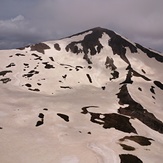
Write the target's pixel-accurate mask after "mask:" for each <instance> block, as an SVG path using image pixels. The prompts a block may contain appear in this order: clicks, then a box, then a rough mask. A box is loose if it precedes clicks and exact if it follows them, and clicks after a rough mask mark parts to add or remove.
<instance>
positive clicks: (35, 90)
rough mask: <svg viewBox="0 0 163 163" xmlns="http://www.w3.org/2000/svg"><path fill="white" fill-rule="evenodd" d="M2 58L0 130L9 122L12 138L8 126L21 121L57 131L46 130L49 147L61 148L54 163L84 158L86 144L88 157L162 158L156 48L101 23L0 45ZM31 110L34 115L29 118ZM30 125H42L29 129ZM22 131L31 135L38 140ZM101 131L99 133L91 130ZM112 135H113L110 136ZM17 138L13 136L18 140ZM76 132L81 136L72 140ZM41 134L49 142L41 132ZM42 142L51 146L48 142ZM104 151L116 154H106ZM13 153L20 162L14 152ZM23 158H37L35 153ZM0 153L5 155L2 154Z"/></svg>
mask: <svg viewBox="0 0 163 163" xmlns="http://www.w3.org/2000/svg"><path fill="white" fill-rule="evenodd" d="M0 60H1V64H0V89H1V92H2V91H3V92H4V94H2V95H1V104H2V106H3V108H2V111H1V110H0V111H1V112H0V116H1V117H2V120H0V125H1V124H2V127H1V126H0V127H1V128H2V133H3V131H4V129H5V128H6V130H7V131H8V132H9V133H10V132H11V133H12V134H13V135H15V140H17V139H16V135H17V134H16V133H14V131H13V128H18V131H19V132H20V133H21V132H22V131H24V128H23V127H25V128H28V130H29V133H31V134H36V135H37V134H38V133H37V132H40V131H41V130H43V131H44V132H45V133H47V135H51V134H53V132H56V133H57V135H58V137H56V138H55V139H56V140H55V141H54V140H53V139H52V138H49V136H48V137H47V135H46V136H45V137H46V138H47V140H49V141H52V142H53V143H52V144H51V145H50V147H52V146H53V145H54V144H55V145H56V146H57V147H58V148H60V152H61V153H63V154H59V153H58V152H57V151H56V153H57V154H56V155H55V158H58V161H57V162H65V160H66V161H67V162H68V161H69V162H79V160H80V161H81V162H86V158H82V154H79V153H80V152H79V151H80V150H82V149H83V148H84V149H85V150H87V152H88V153H89V154H88V157H87V159H88V160H89V162H107V161H109V160H110V161H113V162H120V161H121V162H126V160H127V159H129V160H134V161H135V162H136V161H137V162H141V161H142V162H150V161H151V162H157V163H159V161H160V160H161V159H162V155H161V154H159V150H161V149H162V147H163V145H162V142H163V141H162V134H163V123H162V121H163V114H162V106H163V105H162V104H163V102H162V89H163V84H162V83H163V76H162V62H163V56H162V55H161V54H159V53H157V52H155V51H152V50H150V49H147V48H145V47H143V46H141V45H139V44H137V43H132V42H130V41H129V40H127V39H125V38H124V37H122V36H120V35H118V34H116V33H115V32H113V31H111V30H107V29H103V28H100V27H98V28H94V29H90V30H87V31H84V32H81V33H78V34H75V35H73V36H71V37H67V38H64V39H61V40H55V41H48V42H43V43H38V44H34V45H29V46H27V47H23V48H19V49H13V50H3V51H2V50H1V51H0ZM15 92H19V93H18V94H17V93H15ZM7 98H8V100H9V101H8V100H7ZM18 99H19V100H18ZM40 100H41V101H40ZM53 106H55V107H54V108H53ZM4 107H5V108H7V110H5V109H4ZM29 107H30V108H29ZM39 108H42V111H40V109H39ZM15 109H16V111H15ZM17 109H19V110H17ZM12 114H13V115H15V117H14V118H13V119H12V120H11V121H12V122H13V124H11V126H10V125H9V124H8V123H7V121H8V120H9V119H11V116H12ZM36 114H37V116H38V117H36V118H34V115H36ZM52 115H53V116H54V119H53V118H52V117H51V116H52ZM38 118H39V119H38ZM36 119H37V120H36ZM62 120H63V121H62ZM34 123H35V124H34ZM14 124H15V125H14ZM32 124H33V126H32ZM53 126H54V128H53ZM32 127H36V128H37V129H40V130H38V131H34V129H33V128H32ZM3 128H4V129H3ZM52 128H53V129H52ZM51 129H52V130H51ZM77 130H79V134H80V135H78V134H77V133H76V132H77ZM24 133H25V135H24V136H25V137H26V136H27V140H28V142H30V141H36V138H35V137H33V138H32V137H30V136H29V135H28V134H27V133H26V132H24ZM82 133H87V136H86V135H83V134H82ZM98 133H100V134H99V137H97V136H95V135H97V134H98ZM6 134H7V133H5V132H4V133H3V136H4V137H5V136H8V135H6ZM108 134H109V136H110V137H111V138H108ZM112 135H116V136H115V139H114V138H112ZM88 136H91V137H88ZM9 137H10V136H9ZM22 138H23V137H21V136H20V141H18V142H19V143H20V146H23V141H21V140H22ZM73 138H75V139H73ZM78 139H80V140H81V143H77V142H78ZM113 139H114V140H113ZM37 141H38V140H37ZM40 141H42V142H43V144H44V145H45V144H46V143H48V142H46V141H45V138H43V137H40ZM130 141H131V142H130ZM107 142H108V143H107ZM1 143H2V144H5V141H3V140H2V141H1ZM12 143H13V142H12ZM12 143H11V144H12ZM70 143H72V144H74V145H73V147H72V146H71V145H70ZM138 144H139V145H138ZM144 144H145V145H144ZM158 144H159V147H158V148H156V146H158ZM65 145H66V148H65V149H63V148H62V146H65ZM144 146H148V148H144ZM35 147H36V148H37V147H38V144H37V143H35ZM28 148H29V147H28ZM77 148H78V150H76V151H74V149H77ZM46 149H48V150H49V151H50V153H51V149H49V148H48V147H47V148H46ZM5 150H6V152H8V150H9V149H8V148H5ZM147 150H148V152H147ZM45 151H46V150H45ZM45 151H44V150H43V151H42V150H41V151H40V152H42V153H46V152H45ZM68 151H69V152H68ZM70 151H71V152H70ZM107 151H108V152H109V151H110V152H111V153H112V154H113V156H108V157H107V155H106V152H107ZM154 151H155V152H154ZM156 151H158V152H156ZM20 153H21V152H20ZM36 153H37V152H36ZM65 153H69V154H68V156H64V154H65ZM21 154H22V156H23V155H24V154H23V153H21ZM31 154H32V153H30V152H28V155H29V156H31ZM46 154H47V153H46ZM49 155H50V158H51V156H52V155H51V154H49ZM94 155H96V157H97V158H98V159H97V160H95V159H94V158H93V157H94ZM47 156H48V154H47ZM148 157H150V159H149V160H148ZM14 158H15V160H17V162H19V161H20V158H19V157H18V156H17V155H15V156H14ZM46 158H47V157H46ZM21 159H23V162H38V160H37V159H38V157H33V158H32V157H31V159H29V158H26V160H24V158H21ZM2 160H6V161H7V158H5V156H4V157H3V158H2ZM36 160H37V161H36ZM52 160H53V159H52ZM134 161H133V162H134ZM40 162H48V161H47V160H46V161H40Z"/></svg>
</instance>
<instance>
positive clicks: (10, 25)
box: [0, 0, 163, 52]
mask: <svg viewBox="0 0 163 163" xmlns="http://www.w3.org/2000/svg"><path fill="white" fill-rule="evenodd" d="M97 26H100V27H103V28H107V29H111V30H114V31H115V32H117V33H119V34H121V35H123V36H124V37H127V38H128V39H130V40H131V41H133V42H137V43H140V44H142V45H144V46H146V47H150V48H152V49H155V50H157V51H161V52H163V0H0V49H5V48H16V47H21V46H24V45H27V44H30V43H37V42H41V41H46V40H55V39H59V38H63V37H66V36H69V35H72V34H75V33H78V32H81V31H84V30H87V29H89V28H93V27H97Z"/></svg>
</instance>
